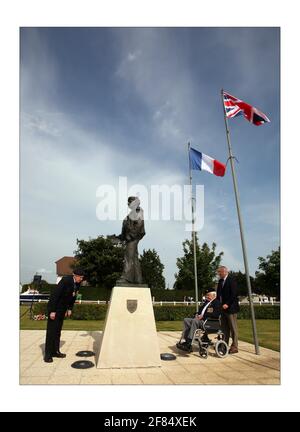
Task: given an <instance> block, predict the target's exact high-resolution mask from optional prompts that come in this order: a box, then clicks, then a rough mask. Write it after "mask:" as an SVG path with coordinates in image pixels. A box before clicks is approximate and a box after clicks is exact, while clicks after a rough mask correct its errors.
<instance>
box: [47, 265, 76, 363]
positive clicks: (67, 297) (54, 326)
mask: <svg viewBox="0 0 300 432" xmlns="http://www.w3.org/2000/svg"><path fill="white" fill-rule="evenodd" d="M83 277H84V274H83V271H82V270H81V269H76V270H74V271H73V275H71V276H64V277H63V278H62V279H61V280H60V281H59V283H58V285H57V287H56V288H55V289H54V290H53V291H52V293H51V295H50V299H49V302H48V305H47V309H48V323H47V333H46V344H45V356H44V361H45V362H46V363H52V362H53V357H59V358H65V357H66V354H63V353H61V352H60V350H59V346H60V336H61V329H62V326H63V322H64V318H65V317H66V316H68V317H70V316H71V314H72V309H73V306H74V303H75V300H76V295H77V292H78V290H79V287H80V284H81V282H82V281H83Z"/></svg>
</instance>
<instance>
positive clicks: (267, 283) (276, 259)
mask: <svg viewBox="0 0 300 432" xmlns="http://www.w3.org/2000/svg"><path fill="white" fill-rule="evenodd" d="M258 261H259V266H258V268H259V270H260V271H257V272H255V276H256V279H255V283H256V285H257V287H258V288H259V292H260V293H262V294H266V295H268V296H272V297H277V298H278V299H280V247H279V248H278V249H277V250H276V251H272V252H271V254H270V255H267V257H266V258H263V257H258Z"/></svg>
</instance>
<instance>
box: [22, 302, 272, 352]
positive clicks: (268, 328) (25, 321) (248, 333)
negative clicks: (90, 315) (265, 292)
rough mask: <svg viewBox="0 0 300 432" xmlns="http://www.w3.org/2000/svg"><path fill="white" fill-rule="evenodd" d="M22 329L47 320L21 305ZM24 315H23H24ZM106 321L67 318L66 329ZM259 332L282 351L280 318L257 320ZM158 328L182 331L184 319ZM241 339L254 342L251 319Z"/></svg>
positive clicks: (92, 327)
mask: <svg viewBox="0 0 300 432" xmlns="http://www.w3.org/2000/svg"><path fill="white" fill-rule="evenodd" d="M20 314H21V320H20V328H21V330H46V326H47V321H34V320H31V319H30V317H29V308H28V307H27V306H21V308H20ZM22 315H23V316H22ZM103 326H104V321H97V320H91V321H80V320H72V319H65V322H64V327H63V329H64V330H85V331H97V330H99V331H100V330H103ZM256 326H257V333H258V338H259V345H260V346H262V347H265V348H270V349H273V350H275V351H280V320H257V321H256ZM156 328H157V330H158V331H180V330H182V321H157V322H156ZM238 328H239V339H240V340H242V341H245V342H249V343H253V337H252V326H251V321H250V320H239V321H238Z"/></svg>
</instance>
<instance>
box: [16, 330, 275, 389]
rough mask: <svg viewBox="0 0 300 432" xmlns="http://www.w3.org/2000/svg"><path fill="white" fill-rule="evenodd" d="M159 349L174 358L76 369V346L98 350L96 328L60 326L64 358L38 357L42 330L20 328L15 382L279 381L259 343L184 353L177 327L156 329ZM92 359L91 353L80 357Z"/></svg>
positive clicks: (272, 354) (272, 362)
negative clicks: (147, 364)
mask: <svg viewBox="0 0 300 432" xmlns="http://www.w3.org/2000/svg"><path fill="white" fill-rule="evenodd" d="M157 335H158V339H159V345H160V352H161V353H173V354H175V355H176V360H172V361H162V367H161V368H134V369H96V367H93V368H90V369H85V370H82V369H81V370H80V369H74V368H72V367H71V364H72V363H73V362H75V361H78V360H80V359H82V358H79V357H77V356H76V353H77V352H78V351H82V350H90V351H93V352H95V353H96V354H97V353H98V352H99V346H100V342H101V337H102V332H87V331H63V332H62V337H61V351H62V352H64V353H66V354H67V357H66V358H65V359H58V358H54V362H53V363H44V361H43V349H44V341H45V331H42V330H21V331H20V384H22V385H30V384H49V385H50V384H159V385H161V384H190V385H192V384H197V385H199V384H217V385H224V384H225V385H226V384H235V385H245V384H255V385H263V384H268V385H269V384H275V385H276V384H277V385H278V384H280V354H279V353H278V352H276V351H272V350H270V349H266V348H261V355H259V356H257V355H255V353H254V347H253V345H251V344H249V343H246V342H240V347H239V353H238V354H235V355H231V356H228V357H226V358H224V359H222V358H218V357H216V356H215V354H214V350H213V349H211V350H210V353H209V356H208V358H207V359H201V358H200V357H199V353H198V351H197V347H196V346H195V347H194V352H193V353H191V354H187V353H184V352H180V351H179V350H178V349H177V348H176V346H175V345H176V342H177V341H178V340H179V338H180V332H176V331H163V332H158V333H157ZM86 360H91V361H92V362H93V363H96V359H95V357H89V358H86Z"/></svg>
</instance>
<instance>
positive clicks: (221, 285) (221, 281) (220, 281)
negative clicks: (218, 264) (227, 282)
mask: <svg viewBox="0 0 300 432" xmlns="http://www.w3.org/2000/svg"><path fill="white" fill-rule="evenodd" d="M223 283H224V279H219V296H220V302H221V303H222V288H223Z"/></svg>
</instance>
